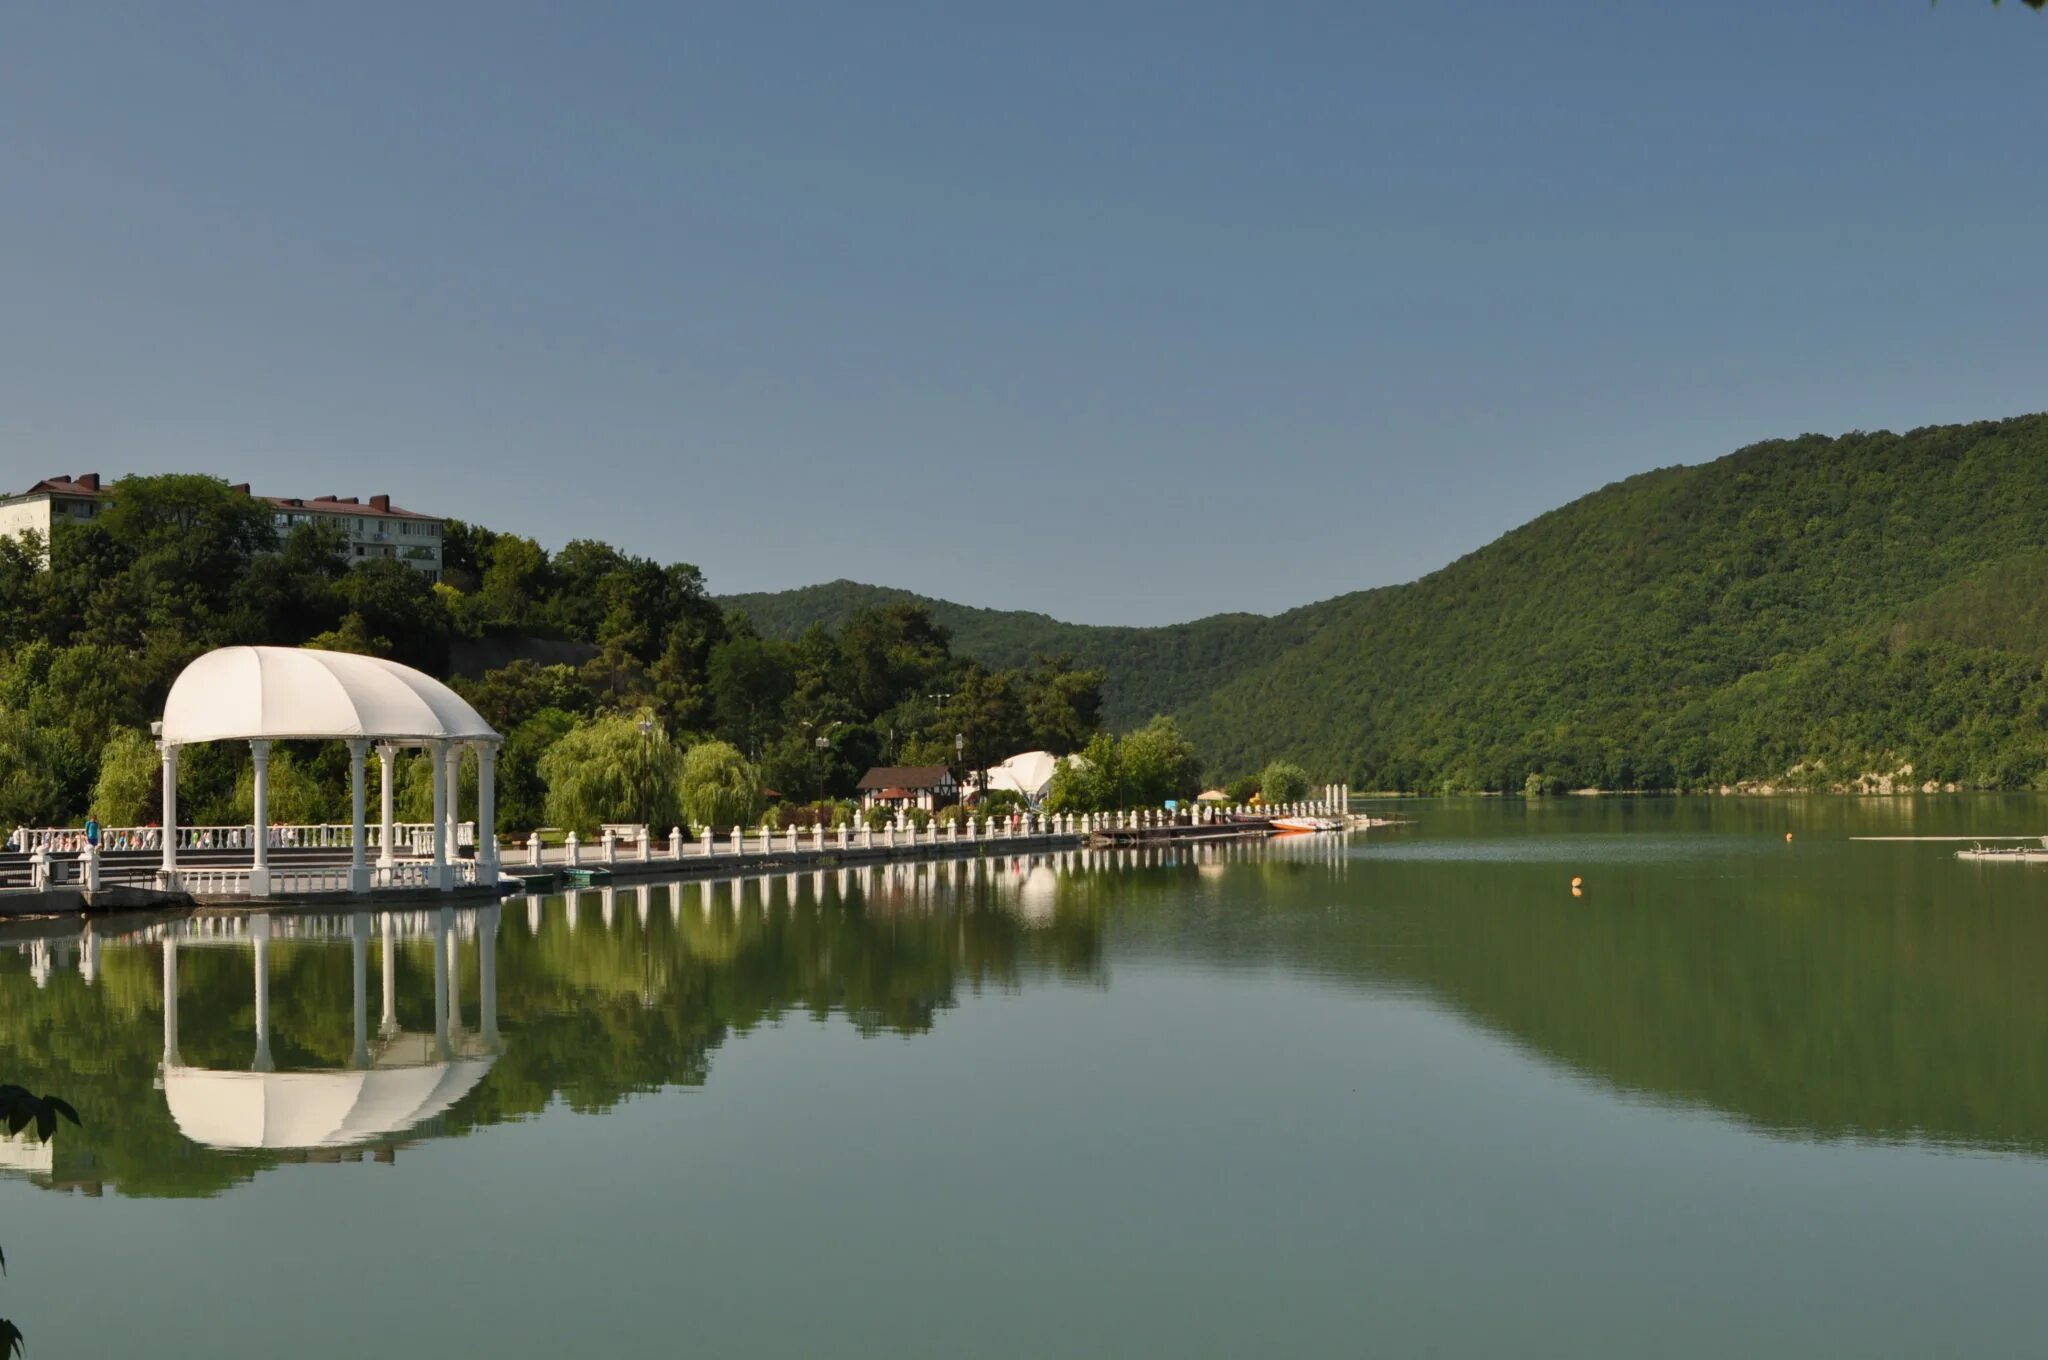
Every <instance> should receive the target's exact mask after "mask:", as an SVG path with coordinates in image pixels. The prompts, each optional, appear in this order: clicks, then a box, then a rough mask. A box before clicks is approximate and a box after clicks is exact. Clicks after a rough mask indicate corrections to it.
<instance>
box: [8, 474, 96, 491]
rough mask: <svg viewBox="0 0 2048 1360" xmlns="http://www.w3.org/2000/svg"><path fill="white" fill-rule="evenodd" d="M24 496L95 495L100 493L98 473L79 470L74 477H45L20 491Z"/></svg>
mask: <svg viewBox="0 0 2048 1360" xmlns="http://www.w3.org/2000/svg"><path fill="white" fill-rule="evenodd" d="M21 494H22V495H24V496H41V495H57V496H97V495H99V494H100V475H99V474H98V473H97V472H81V473H79V474H78V475H77V476H76V477H65V476H61V475H60V476H56V477H45V478H43V480H41V481H40V482H37V483H36V484H35V485H34V486H32V487H30V488H29V489H28V490H26V491H24V492H22V493H21Z"/></svg>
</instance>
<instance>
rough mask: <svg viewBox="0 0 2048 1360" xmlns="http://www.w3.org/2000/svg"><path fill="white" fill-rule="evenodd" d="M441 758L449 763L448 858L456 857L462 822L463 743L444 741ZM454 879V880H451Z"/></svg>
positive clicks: (451, 859)
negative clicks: (459, 828)
mask: <svg viewBox="0 0 2048 1360" xmlns="http://www.w3.org/2000/svg"><path fill="white" fill-rule="evenodd" d="M441 758H442V759H443V760H444V761H446V762H447V765H448V808H447V813H446V815H447V818H448V858H449V860H450V861H453V860H454V859H455V851H456V837H455V828H456V827H457V826H459V825H461V823H462V743H461V742H456V741H451V742H444V743H443V744H442V747H441ZM451 881H452V880H451Z"/></svg>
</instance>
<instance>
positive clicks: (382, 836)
mask: <svg viewBox="0 0 2048 1360" xmlns="http://www.w3.org/2000/svg"><path fill="white" fill-rule="evenodd" d="M397 761H398V748H397V747H396V746H393V745H392V744H391V743H390V742H388V741H387V742H380V743H379V744H378V746H377V771H378V774H377V779H378V782H377V819H378V820H377V865H378V867H379V868H382V869H389V868H390V867H391V861H392V853H393V852H392V849H391V823H392V822H393V820H395V819H394V818H393V817H392V815H391V808H392V803H393V800H394V795H395V793H396V786H395V785H394V784H393V782H392V776H393V775H394V774H395V773H396V771H395V770H394V769H393V766H394V765H395V764H396V763H397Z"/></svg>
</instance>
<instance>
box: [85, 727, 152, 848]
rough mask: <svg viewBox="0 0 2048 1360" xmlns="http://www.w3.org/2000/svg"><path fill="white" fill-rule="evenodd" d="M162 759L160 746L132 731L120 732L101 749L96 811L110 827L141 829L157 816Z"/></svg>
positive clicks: (96, 790) (95, 799) (110, 738)
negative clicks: (140, 827) (158, 748)
mask: <svg viewBox="0 0 2048 1360" xmlns="http://www.w3.org/2000/svg"><path fill="white" fill-rule="evenodd" d="M161 769H162V758H161V757H160V756H159V755H158V754H157V749H156V743H155V742H153V741H151V740H150V739H149V737H148V735H147V734H145V733H143V732H139V731H137V730H136V729H135V728H132V727H123V728H119V729H117V730H116V731H115V732H114V735H113V736H111V737H109V738H107V744H106V745H105V746H103V747H101V748H100V775H99V779H98V781H97V782H95V783H94V784H93V790H92V810H93V811H94V812H95V813H96V814H98V816H99V819H100V820H101V821H102V822H104V823H106V824H107V825H108V826H140V825H142V824H143V823H144V822H147V821H149V820H151V819H152V818H153V817H155V816H156V815H157V808H158V806H159V800H160V799H161V798H162V796H163V795H162V787H163V784H162V779H161V776H160V774H159V771H160V770H161Z"/></svg>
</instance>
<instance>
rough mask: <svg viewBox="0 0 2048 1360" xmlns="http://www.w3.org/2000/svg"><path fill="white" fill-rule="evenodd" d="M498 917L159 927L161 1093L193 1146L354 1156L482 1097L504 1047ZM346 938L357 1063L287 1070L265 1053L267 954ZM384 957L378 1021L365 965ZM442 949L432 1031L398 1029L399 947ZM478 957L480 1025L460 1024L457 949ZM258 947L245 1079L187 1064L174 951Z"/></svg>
mask: <svg viewBox="0 0 2048 1360" xmlns="http://www.w3.org/2000/svg"><path fill="white" fill-rule="evenodd" d="M498 920H499V908H498V907H497V906H495V905H493V906H488V907H480V908H476V909H473V910H458V909H456V908H453V907H440V908H435V909H429V910H425V911H416V912H384V913H377V914H374V915H373V914H372V913H370V912H366V911H363V912H351V913H349V914H347V915H346V916H341V917H335V916H301V915H292V916H282V917H273V916H272V915H270V914H269V913H263V912H258V913H250V914H236V915H233V916H221V917H201V918H194V919H192V920H187V921H178V922H169V923H166V924H165V925H164V926H163V927H162V931H163V935H162V939H163V967H164V979H163V992H164V1055H163V1073H162V1079H163V1091H164V1099H165V1101H166V1102H167V1103H168V1104H169V1106H170V1112H171V1118H172V1119H173V1120H174V1121H175V1122H176V1123H177V1126H178V1129H179V1131H180V1132H181V1133H183V1134H184V1135H185V1136H186V1137H187V1138H190V1139H191V1140H193V1141H194V1142H196V1143H201V1144H204V1145H206V1146H208V1147H212V1148H220V1149H225V1150H251V1149H272V1150H275V1149H288V1148H298V1149H316V1148H346V1147H351V1146H355V1145H360V1144H366V1143H372V1142H376V1141H379V1140H383V1139H389V1138H393V1137H396V1136H400V1135H403V1134H406V1133H408V1132H410V1131H411V1130H413V1129H416V1128H418V1127H419V1126H420V1125H422V1124H424V1123H426V1122H427V1121H429V1120H431V1119H433V1118H435V1117H436V1116H438V1115H440V1114H443V1113H445V1112H446V1111H447V1110H448V1109H449V1107H450V1106H452V1105H454V1104H455V1102H456V1101H458V1100H460V1099H461V1098H462V1097H463V1096H465V1095H467V1094H468V1093H469V1092H470V1091H471V1090H473V1089H475V1087H476V1085H477V1083H478V1082H480V1081H482V1080H483V1078H484V1074H485V1073H487V1072H489V1071H490V1070H491V1065H492V1063H494V1062H495V1061H496V1060H497V1056H498V1054H499V1052H500V1051H501V1050H502V1043H501V1040H500V1038H499V1035H498V968H497V934H498ZM343 931H345V932H346V935H347V938H348V941H349V946H350V954H351V958H350V964H351V975H352V992H353V998H352V999H353V1004H354V1024H355V1038H354V1046H353V1050H352V1051H351V1053H350V1056H349V1062H348V1065H347V1066H346V1067H344V1068H339V1069H334V1070H328V1071H292V1072H280V1071H278V1070H277V1065H276V1062H275V1061H274V1060H273V1058H272V1056H271V1048H270V945H271V939H272V937H273V935H274V934H282V935H289V936H290V937H291V938H295V939H332V938H334V937H335V936H336V935H337V934H340V933H342V932H343ZM373 936H374V938H375V941H376V944H377V947H378V963H379V972H380V979H379V981H380V984H381V987H380V991H381V997H380V999H381V1002H382V1007H381V1009H382V1015H381V1017H380V1019H379V1021H378V1023H377V1026H376V1029H375V1031H374V1032H373V1031H372V1029H371V1026H370V1016H369V955H370V946H371V942H372V938H373ZM423 936H424V937H426V938H428V939H430V940H431V941H432V944H433V964H434V968H433V972H434V1021H433V1024H434V1028H433V1032H432V1033H431V1034H428V1033H424V1032H413V1031H409V1030H405V1029H403V1028H401V1027H400V1025H399V1023H398V998H397V953H396V947H397V945H398V944H399V943H400V942H402V941H407V940H414V939H418V938H421V937H423ZM466 941H473V947H474V951H475V954H476V967H477V980H478V989H479V991H480V992H481V996H480V998H479V1007H480V1015H479V1027H478V1029H477V1030H475V1031H474V1032H471V1031H468V1030H465V1029H464V1028H463V1026H462V998H461V977H462V953H463V948H464V945H465V942H466ZM223 946H225V947H231V948H244V947H252V948H253V953H254V971H255V977H254V990H255V1003H256V1005H255V1010H256V1015H255V1025H254V1029H255V1033H254V1034H253V1035H252V1036H251V1038H252V1041H253V1042H252V1052H251V1056H250V1061H249V1066H248V1067H247V1068H246V1069H218V1068H205V1067H188V1066H186V1065H185V1063H184V1061H183V1059H182V1058H181V1056H180V1054H179V1051H178V954H179V951H180V950H181V949H194V948H218V947H223Z"/></svg>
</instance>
